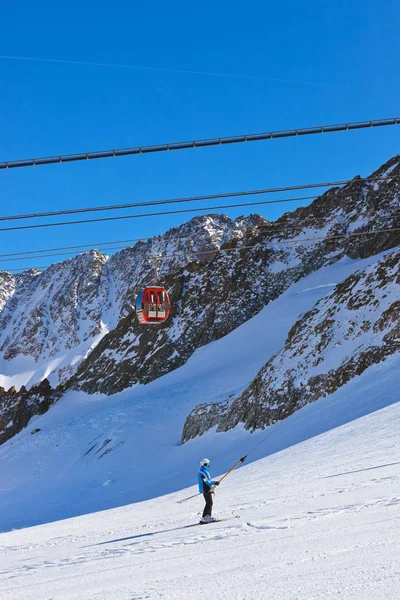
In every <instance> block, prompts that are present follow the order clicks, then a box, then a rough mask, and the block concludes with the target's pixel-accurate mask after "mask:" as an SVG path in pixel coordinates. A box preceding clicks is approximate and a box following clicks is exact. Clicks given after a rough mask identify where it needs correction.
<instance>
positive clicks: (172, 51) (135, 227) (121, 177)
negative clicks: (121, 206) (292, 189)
mask: <svg viewBox="0 0 400 600" xmlns="http://www.w3.org/2000/svg"><path fill="white" fill-rule="evenodd" d="M399 17H400V5H399V3H398V2H397V1H395V0H387V1H386V2H385V3H381V2H379V1H378V0H346V1H345V0H337V1H336V2H335V3H332V2H327V1H325V0H318V1H317V0H312V1H311V2H308V3H303V2H299V1H294V0H292V1H288V0H282V1H281V2H280V3H277V2H265V1H264V2H249V3H242V2H240V3H239V2H225V1H222V2H219V3H215V5H213V4H211V3H208V4H207V3H203V4H200V3H197V4H195V3H187V2H175V3H165V2H158V1H155V2H153V3H152V4H149V3H140V5H139V3H137V2H117V3H101V2H100V3H99V2H91V1H86V2H83V3H82V2H79V3H78V2H76V1H75V0H71V1H70V2H68V3H67V4H61V5H60V4H55V3H54V2H48V1H47V0H45V1H42V2H40V3H39V4H37V3H36V4H34V3H31V2H26V1H25V0H22V2H19V3H7V5H5V6H3V7H2V16H1V21H0V55H2V56H18V57H26V58H33V57H37V58H51V59H58V60H67V61H68V60H70V61H79V62H93V63H106V64H114V65H128V66H135V65H136V66H143V67H149V68H151V69H148V70H146V69H134V68H125V67H121V68H117V67H100V66H90V65H76V64H69V63H52V62H39V61H28V60H26V61H25V60H10V59H4V58H3V59H1V58H0V160H12V159H19V158H27V157H34V156H43V155H52V154H60V153H69V152H79V151H88V150H100V149H107V148H120V147H125V146H133V145H138V144H152V143H158V142H167V141H177V140H188V139H199V138H205V137H214V136H224V135H234V134H242V133H250V132H258V131H269V130H277V129H286V128H292V127H302V126H311V125H322V124H329V123H341V122H348V121H357V120H364V119H379V118H383V117H393V116H400V108H399V101H398V98H399V96H400V78H399V77H398V57H399V56H400V41H399V35H398V22H399ZM158 68H159V69H161V70H157V69H158ZM153 69H154V70H153ZM162 69H166V70H162ZM168 69H171V71H168ZM176 71H200V72H203V73H209V74H194V73H185V72H176ZM212 73H217V74H220V75H213V74H212ZM222 75H223V76H222ZM399 139H400V127H389V128H382V129H377V130H364V131H359V132H352V133H338V134H330V135H326V136H324V135H319V136H310V137H308V138H300V139H286V140H279V141H272V142H271V141H268V142H257V143H254V144H240V145H237V146H230V147H222V148H221V147H217V148H209V149H201V150H200V149H199V150H190V151H182V152H174V153H162V154H155V155H150V156H138V157H127V158H118V159H110V160H101V161H93V162H88V163H86V162H84V163H77V164H70V165H56V166H48V167H40V168H37V169H32V168H29V169H16V170H13V171H2V172H0V198H1V215H7V214H19V213H24V212H36V211H46V210H56V209H66V208H74V207H79V206H95V205H101V204H112V203H124V202H135V201H148V200H153V199H163V198H174V197H180V196H192V195H199V194H212V193H219V192H228V191H234V190H243V189H255V188H261V187H273V186H284V185H294V184H301V183H310V182H317V181H325V180H339V179H346V178H350V177H353V176H354V175H356V174H361V175H368V174H369V173H370V172H371V171H373V170H374V169H375V168H377V167H378V166H380V164H382V163H383V162H385V161H386V160H388V159H389V158H391V157H392V156H393V155H395V154H398V153H399V151H400V150H399V148H400V144H399ZM300 195H301V194H300ZM282 197H283V196H282ZM238 202H239V200H238ZM214 204H218V201H217V202H215V203H214ZM297 205H298V204H296V205H295V204H285V205H280V206H272V207H266V208H263V209H258V210H257V212H261V213H262V214H264V216H266V217H267V218H270V219H275V218H277V217H278V216H279V214H281V213H282V212H284V211H285V210H290V209H291V208H295V207H296V206H297ZM133 212H134V211H133V210H130V211H125V214H127V213H133ZM225 212H227V214H229V215H230V216H232V217H236V216H238V215H240V214H248V213H249V212H251V209H248V210H247V209H235V210H233V211H225ZM122 214H123V213H122ZM191 216H193V215H176V216H170V217H162V218H161V217H159V218H151V219H133V220H127V221H121V222H118V221H117V222H114V223H103V224H87V225H80V226H76V227H58V228H48V229H41V230H36V231H28V232H26V231H25V232H2V233H0V253H6V252H17V251H24V250H35V249H39V248H51V247H54V246H64V245H71V244H86V243H92V242H93V243H98V242H102V241H108V240H119V239H127V238H136V237H140V236H149V235H154V234H158V233H160V232H163V231H165V230H166V229H168V228H169V227H171V226H174V225H177V224H179V223H182V222H184V221H185V220H187V219H189V218H190V217H191ZM53 220H54V219H53ZM48 263H49V259H46V260H44V259H42V260H41V261H38V260H36V261H29V262H28V261H27V260H26V259H25V260H21V261H19V262H16V263H11V262H10V263H1V266H2V267H3V268H17V267H25V266H28V265H29V266H30V265H32V266H38V265H43V264H48Z"/></svg>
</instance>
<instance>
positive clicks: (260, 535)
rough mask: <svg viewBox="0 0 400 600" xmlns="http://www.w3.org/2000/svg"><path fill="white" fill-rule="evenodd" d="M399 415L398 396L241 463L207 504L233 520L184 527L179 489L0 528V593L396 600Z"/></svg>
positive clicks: (121, 598)
mask: <svg viewBox="0 0 400 600" xmlns="http://www.w3.org/2000/svg"><path fill="white" fill-rule="evenodd" d="M311 408H312V409H315V406H312V407H311ZM399 424H400V403H397V404H394V405H392V406H390V407H387V408H385V409H382V410H380V411H376V412H374V413H372V414H370V415H367V416H365V417H362V418H361V419H358V420H356V421H353V422H351V423H348V424H346V425H343V426H341V427H339V428H337V429H334V430H331V431H329V432H327V433H324V434H322V435H320V436H317V437H314V438H312V439H310V440H307V441H305V442H303V443H301V444H298V445H297V446H293V447H291V448H288V449H286V450H284V451H282V452H280V453H279V454H276V455H273V456H270V457H267V458H264V459H261V460H259V461H257V462H255V463H253V464H251V465H248V466H246V467H243V468H242V469H241V470H240V471H237V472H236V473H234V474H232V476H231V485H226V487H225V489H224V488H223V487H222V486H221V488H220V490H218V496H217V501H216V505H217V510H218V512H220V513H221V515H229V514H240V516H241V519H240V520H237V521H236V520H233V521H227V522H225V523H214V524H211V525H207V526H205V527H204V526H198V527H196V526H195V527H187V525H189V524H190V523H191V522H192V523H193V522H195V520H196V519H197V518H198V514H197V511H196V510H195V511H194V505H195V506H196V508H197V509H198V508H199V506H198V504H199V502H197V501H194V505H193V501H192V503H189V504H187V505H186V507H184V505H177V504H176V500H178V499H180V498H182V497H184V496H185V495H186V492H187V491H188V490H184V491H180V492H176V493H174V494H171V495H169V496H164V497H160V498H158V499H153V500H150V501H147V502H143V503H139V504H134V505H131V506H126V507H123V508H118V509H114V510H111V511H106V512H100V513H94V514H91V515H86V516H82V517H77V518H75V519H70V520H66V521H59V522H56V523H52V524H47V525H42V526H40V527H35V528H28V529H25V530H20V531H14V532H10V533H7V534H2V535H1V536H0V557H1V563H0V564H1V567H0V592H1V598H2V600H3V599H4V600H16V599H20V598H24V599H26V600H33V599H37V598H40V599H41V600H50V599H52V600H58V599H63V600H64V599H65V600H78V599H80V600H109V599H112V598H117V599H118V600H139V599H141V598H151V599H160V598H162V599H170V598H171V599H172V598H175V599H182V600H183V599H185V600H186V599H188V598H190V599H192V598H193V599H194V600H196V599H197V598H199V599H200V598H203V597H204V579H205V578H206V581H207V586H209V587H208V588H207V589H208V590H209V593H210V594H212V595H213V596H214V597H216V598H218V599H220V598H221V599H232V598H237V599H258V598H269V597H271V598H272V597H273V598H274V599H277V600H282V599H288V600H289V599H290V600H291V599H298V600H303V599H304V600H306V599H307V600H308V599H310V598H311V599H316V598H328V599H330V598H337V597H340V598H346V599H352V600H353V599H359V600H365V599H366V598H373V599H374V600H379V599H384V598H385V599H387V598H396V597H398V595H397V594H398V589H399V584H400V568H399V560H398V556H399V551H400V460H397V461H395V460H393V458H394V457H396V458H398V455H397V454H396V451H395V449H396V447H397V445H398V432H399Z"/></svg>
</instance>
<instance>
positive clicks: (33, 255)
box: [0, 213, 400, 263]
mask: <svg viewBox="0 0 400 600" xmlns="http://www.w3.org/2000/svg"><path fill="white" fill-rule="evenodd" d="M374 217H377V218H379V219H396V218H397V219H398V218H399V217H400V213H387V214H379V213H375V214H374ZM311 221H312V222H314V221H317V222H320V221H325V219H322V218H318V217H312V219H311ZM370 223H373V222H372V221H370ZM347 224H348V223H342V222H335V225H338V226H343V225H347ZM310 226H312V223H310V222H309V221H308V222H307V227H310ZM303 229H304V226H303V227H301V226H300V225H293V224H292V223H287V224H285V225H283V226H280V225H279V224H278V225H277V224H276V222H275V223H266V224H260V225H256V226H255V227H253V228H248V229H247V232H246V233H248V234H251V233H258V234H259V233H267V234H268V233H270V232H271V234H273V235H283V234H285V233H288V232H291V231H302V230H303ZM154 237H156V236H154ZM149 239H152V238H134V239H133V240H121V241H119V242H118V241H116V242H102V243H101V244H97V246H99V247H101V246H106V247H105V248H104V251H108V250H127V249H129V248H132V245H128V246H127V245H125V246H120V245H118V246H115V245H114V244H122V243H125V242H131V241H134V242H138V241H144V240H149ZM86 247H90V248H91V249H93V250H94V249H97V247H96V245H87V246H86ZM76 248H82V246H69V247H68V246H66V247H65V248H55V250H72V249H76ZM84 252H88V251H87V250H79V251H77V252H75V253H72V252H52V251H51V249H48V250H36V251H31V252H16V253H12V254H0V263H4V262H18V261H21V260H25V259H26V260H36V259H37V258H51V257H54V256H70V255H71V254H72V256H71V258H74V257H75V256H78V255H79V254H82V253H84Z"/></svg>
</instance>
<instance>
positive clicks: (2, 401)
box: [0, 379, 61, 444]
mask: <svg viewBox="0 0 400 600" xmlns="http://www.w3.org/2000/svg"><path fill="white" fill-rule="evenodd" d="M60 395H61V394H58V393H56V392H55V391H54V390H52V389H51V386H50V384H49V382H48V380H47V379H44V380H43V381H42V382H41V383H40V384H39V385H37V386H34V387H32V388H31V389H30V390H29V391H27V390H26V389H25V388H24V387H23V388H21V389H20V391H19V392H17V391H16V390H15V389H14V388H11V389H9V390H8V391H7V392H6V391H5V390H3V388H0V444H3V443H4V442H5V441H7V440H8V439H10V438H11V437H13V436H14V435H15V434H16V433H19V432H20V431H21V429H23V428H24V427H26V426H27V425H28V423H29V421H30V419H31V418H32V417H33V416H34V415H42V414H44V413H45V412H47V411H48V410H49V408H50V406H51V405H52V404H53V402H55V401H56V400H58V398H59V397H60Z"/></svg>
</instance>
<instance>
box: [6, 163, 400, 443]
mask: <svg viewBox="0 0 400 600" xmlns="http://www.w3.org/2000/svg"><path fill="white" fill-rule="evenodd" d="M371 177H373V178H375V179H378V180H376V181H369V182H366V181H364V180H361V179H360V178H358V177H356V178H355V179H354V180H353V181H352V182H350V183H349V184H348V185H345V186H343V187H341V188H334V189H331V190H329V191H328V192H326V193H325V194H323V195H322V196H321V197H320V198H318V199H317V200H315V201H314V202H313V203H312V204H311V205H310V206H308V207H306V208H299V209H297V210H295V211H294V212H291V213H286V214H285V215H283V216H282V217H281V218H280V219H278V220H277V221H275V222H273V223H270V222H268V221H266V220H265V219H263V218H262V217H260V216H257V215H252V216H250V217H248V218H239V219H236V220H235V221H232V220H231V219H229V218H228V217H226V216H223V215H222V216H221V215H205V216H201V217H195V218H194V219H192V220H191V221H189V222H188V223H186V224H184V225H182V226H180V227H177V228H174V229H171V230H170V231H168V232H167V233H166V234H164V235H162V236H158V237H157V238H154V239H152V240H148V241H146V242H138V243H137V244H136V245H135V246H133V247H131V248H127V249H124V250H122V251H121V252H118V253H116V254H115V255H113V256H112V257H107V256H105V255H104V254H102V253H101V252H99V251H98V250H92V251H90V252H88V253H84V254H80V255H78V256H77V257H75V258H72V259H69V260H67V261H64V262H61V263H57V264H55V265H53V266H52V267H50V268H49V269H47V270H46V271H44V272H43V273H40V272H38V271H33V270H31V271H27V272H25V273H23V274H22V275H18V276H12V275H10V274H8V273H4V272H2V273H1V278H0V303H1V304H0V306H2V309H1V312H0V384H1V385H2V388H3V389H2V390H0V392H1V399H0V442H1V441H4V440H6V439H9V438H10V437H12V436H13V435H15V434H16V433H18V431H20V430H21V428H22V427H24V426H25V425H26V424H27V423H28V422H29V418H30V417H32V416H33V415H35V414H42V413H43V412H44V411H45V410H47V408H48V407H50V406H51V405H52V404H54V403H55V402H56V401H58V400H59V398H62V397H63V395H64V394H65V393H66V392H67V391H68V390H71V389H73V390H75V391H78V392H79V391H81V392H85V393H89V394H95V393H96V394H98V393H105V394H107V395H111V394H115V393H116V392H120V391H123V390H129V389H131V387H132V386H134V385H136V384H145V385H148V384H149V383H150V382H152V381H154V380H156V379H159V378H160V377H162V376H164V375H167V374H168V373H171V372H172V371H174V370H175V369H178V368H180V367H182V366H184V365H185V364H186V363H187V362H188V361H189V360H190V357H191V356H192V355H193V354H194V353H195V352H196V350H197V349H199V348H201V347H203V346H206V345H208V344H210V343H211V342H214V343H215V342H216V341H217V340H220V339H222V338H224V337H226V336H229V335H230V334H232V333H233V332H234V331H235V330H237V329H238V328H240V326H243V325H244V324H245V323H246V322H248V321H249V320H251V319H253V318H255V316H256V315H258V314H259V313H260V311H262V310H263V308H264V307H265V306H266V305H269V304H270V303H271V302H273V301H274V300H277V299H279V298H281V297H283V295H284V294H285V292H286V291H287V290H289V289H290V288H291V286H293V284H295V283H296V282H300V281H302V280H305V278H306V277H308V276H309V275H311V274H313V273H318V272H319V271H320V270H321V269H322V268H323V267H329V266H330V265H332V266H333V265H334V264H335V263H337V264H342V261H346V260H348V259H350V260H351V261H353V262H354V266H353V267H354V269H355V264H356V263H357V259H359V258H365V259H370V260H369V261H368V263H367V264H366V265H364V266H365V267H368V266H369V265H372V264H375V258H376V257H377V256H378V254H379V253H381V252H382V251H385V250H389V249H391V248H395V247H396V246H398V245H399V244H400V232H399V231H397V230H396V229H399V227H396V225H398V223H399V215H398V212H399V211H398V209H399V206H400V201H399V192H400V157H399V156H397V157H395V158H393V159H391V160H390V161H389V162H388V163H386V164H385V165H384V166H383V167H381V168H380V169H379V170H378V171H376V172H375V173H373V174H372V176H371ZM396 211H397V212H396ZM377 229H379V230H380V233H379V234H374V231H375V230H377ZM381 230H384V232H382V231H381ZM345 234H346V235H347V237H343V235H345ZM348 234H351V235H350V236H348ZM302 242H303V243H302ZM153 252H156V253H158V254H160V255H162V256H164V257H168V258H167V259H165V260H163V261H162V264H161V268H160V274H159V280H160V283H162V284H163V285H164V286H165V287H167V289H168V290H169V292H170V295H171V299H172V304H173V310H172V313H171V317H170V319H169V320H168V322H167V323H165V324H164V325H162V326H160V327H157V328H144V327H142V326H141V325H139V324H138V322H137V320H136V317H135V314H134V311H133V306H134V302H135V299H136V295H137V293H138V291H139V290H140V289H141V288H142V287H143V286H144V285H146V284H148V283H150V282H152V281H153V277H154V274H153V266H152V262H151V256H152V253H153ZM381 258H382V256H381ZM357 264H358V263H357ZM353 267H352V268H351V269H350V271H349V272H347V273H346V275H345V276H344V277H343V279H344V278H345V277H347V276H348V275H349V274H350V273H352V272H353ZM343 279H339V280H336V281H335V283H336V284H339V283H340V282H341V281H342V280H343ZM371 285H372V287H373V283H372V284H371ZM340 290H342V291H340ZM341 294H343V298H345V297H346V290H345V287H344V288H340V287H339V288H338V291H337V298H336V300H337V301H338V302H339V304H340V301H341V299H340V298H339V296H341ZM336 300H335V299H333V300H332V302H335V301H336ZM310 309H313V306H312V305H311V306H309V307H307V310H310ZM316 310H317V311H319V309H316ZM327 310H328V309H327ZM390 310H392V309H390ZM381 316H382V315H381ZM299 317H300V314H299V313H298V311H297V310H296V309H292V313H291V314H290V315H289V318H290V319H291V322H290V323H289V327H288V329H287V331H286V334H287V333H288V331H289V329H290V327H292V326H294V324H295V321H296V319H297V318H299ZM317 318H318V317H316V319H317ZM337 318H338V319H339V318H340V316H339V315H337ZM391 318H392V317H391ZM314 325H315V326H318V323H317V322H315V323H314V322H313V323H311V322H310V324H309V326H308V329H307V328H306V329H307V332H308V334H307V335H310V336H311V335H312V327H313V326H314ZM372 327H373V325H371V328H370V329H369V330H367V331H366V332H365V336H364V338H363V339H367V337H368V336H372V335H373V329H372ZM266 335H268V332H266ZM299 335H300V334H299ZM382 340H383V338H380V343H382ZM284 342H285V337H283V339H282V345H283V344H284ZM309 342H310V344H311V345H312V343H313V341H312V338H311V337H310V340H309ZM296 343H297V342H296ZM304 343H305V344H308V340H307V336H305V338H304ZM331 343H332V344H333V345H334V344H335V340H334V339H332V341H331ZM299 344H300V342H299ZM299 344H297V346H298V345H299ZM282 345H281V346H280V347H278V348H276V349H275V351H274V353H277V352H279V351H280V350H281V349H282ZM297 346H296V348H293V350H292V354H293V353H294V354H295V353H296V352H297V350H298V347H297ZM318 351H319V350H318V349H317V352H318ZM320 351H321V353H325V351H326V352H328V351H330V349H329V348H328V347H326V348H325V347H323V346H321V348H320ZM288 352H289V351H288ZM294 354H293V356H292V357H291V358H290V360H292V359H293V361H294V362H293V365H291V364H289V363H288V361H287V357H288V356H289V354H285V357H286V358H285V359H282V360H283V361H284V363H285V367H284V368H282V375H284V376H285V377H286V378H287V379H288V378H289V379H290V377H289V372H290V371H291V369H294V370H296V369H297V367H296V364H295V362H296V357H295V356H294ZM388 354H389V353H386V351H385V353H384V356H383V358H385V356H387V355H388ZM339 355H340V351H339V352H338V356H339ZM342 358H343V359H344V358H345V356H343V357H342ZM270 359H271V355H263V356H261V357H260V359H259V360H260V362H257V371H258V370H259V369H260V368H261V367H263V366H264V365H265V364H266V363H267V362H268V361H269V360H270ZM324 360H325V359H324ZM286 363H287V364H286ZM306 365H307V368H308V367H310V368H311V367H312V365H311V360H308V362H307V363H306ZM257 371H255V372H254V374H253V378H254V377H256V375H257ZM322 374H324V373H322ZM319 375H321V374H319ZM46 379H47V380H48V381H49V382H50V384H51V386H52V389H51V388H49V387H48V384H47V383H46ZM42 381H43V382H44V383H43V386H44V387H43V388H41V387H40V386H39V388H37V387H35V386H37V384H39V383H40V382H42ZM285 381H286V380H285ZM344 381H345V379H343V382H344ZM246 383H247V385H249V384H250V383H251V380H249V381H247V382H246ZM325 385H328V384H327V383H326V384H325ZM314 387H315V386H314ZM314 387H313V389H312V391H311V392H310V394H311V396H312V394H314V393H315V389H314ZM286 388H287V385H286ZM244 389H245V388H244V387H243V389H242V390H240V391H243V390H244ZM332 389H333V388H332ZM295 393H296V394H297V392H295ZM321 393H322V392H321ZM232 398H235V399H236V401H239V398H238V394H237V393H234V395H233V396H231V398H228V394H226V393H225V394H222V396H221V398H219V401H218V406H214V405H212V407H207V408H206V413H207V415H208V416H209V417H210V418H205V413H204V411H203V412H202V409H198V408H196V411H197V412H196V413H194V415H193V414H192V415H191V417H190V419H191V418H192V417H193V416H195V421H196V423H195V424H194V427H191V425H190V419H189V421H188V424H187V427H186V428H185V432H184V435H183V439H184V440H186V439H189V438H190V437H193V435H197V434H198V433H202V432H203V431H205V430H207V429H208V427H209V426H212V427H213V426H215V425H220V426H221V427H222V428H226V427H229V426H231V424H232V426H233V425H234V420H233V421H232V423H227V424H226V426H225V425H224V424H223V423H222V420H220V417H221V418H222V416H223V415H225V412H224V410H225V409H229V407H230V406H231V404H232ZM259 400H260V401H261V396H260V398H258V399H257V401H256V403H257V402H258V401H259ZM220 401H222V402H224V403H225V404H223V405H222V404H221V405H220ZM304 401H306V400H305V399H304ZM202 404H204V402H202ZM284 404H285V402H283V401H282V403H281V405H280V407H279V411H278V412H276V415H275V416H277V417H279V414H281V415H282V416H284V415H285V414H288V413H290V412H292V408H293V406H292V404H293V399H289V400H288V398H287V399H286V404H285V406H284ZM301 404H302V401H299V402H298V403H297V404H296V407H298V406H301ZM235 406H238V405H237V404H235ZM195 407H196V405H193V406H191V409H190V410H192V409H194V408H195ZM291 407H292V408H291ZM221 411H222V412H221ZM188 412H190V411H188ZM239 413H240V410H238V414H239ZM186 416H187V414H186ZM211 416H212V418H211ZM223 418H225V417H223ZM263 419H264V417H262V419H261V420H260V421H258V420H257V419H256V421H255V422H254V423H257V426H259V425H261V424H265V423H267V422H269V420H268V416H267V418H266V419H264V420H263ZM200 421H201V423H200ZM237 422H243V423H247V421H246V418H244V417H243V415H242V416H240V419H239V421H237ZM192 423H193V419H192ZM254 423H253V424H252V423H250V421H249V422H248V423H247V425H248V426H250V427H253V425H254ZM210 424H211V425H210ZM189 430H191V431H189ZM196 432H197V433H196Z"/></svg>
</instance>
